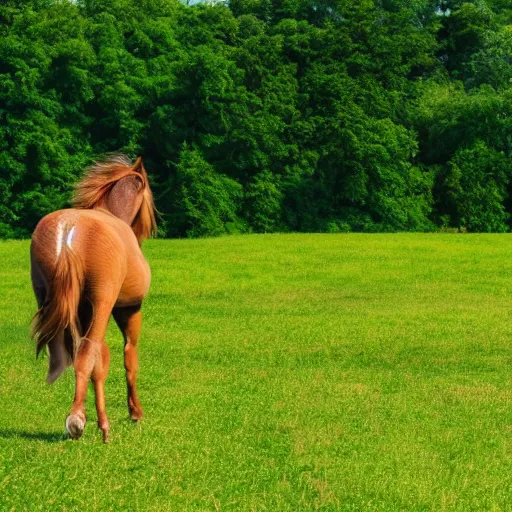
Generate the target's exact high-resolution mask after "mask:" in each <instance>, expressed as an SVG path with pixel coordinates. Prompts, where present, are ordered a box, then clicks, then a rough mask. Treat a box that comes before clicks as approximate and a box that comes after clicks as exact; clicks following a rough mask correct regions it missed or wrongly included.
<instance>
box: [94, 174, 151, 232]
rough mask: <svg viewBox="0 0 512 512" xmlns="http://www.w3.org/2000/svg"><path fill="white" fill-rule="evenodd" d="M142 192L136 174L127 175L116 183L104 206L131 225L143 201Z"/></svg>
mask: <svg viewBox="0 0 512 512" xmlns="http://www.w3.org/2000/svg"><path fill="white" fill-rule="evenodd" d="M140 192H141V182H140V180H139V179H138V178H137V177H136V176H127V177H126V178H123V179H121V180H119V182H118V183H116V184H115V185H114V187H113V188H112V190H111V191H110V193H109V195H108V197H107V199H106V201H105V204H104V205H102V206H103V207H104V208H105V209H107V210H108V211H109V212H110V213H112V215H115V216H116V217H117V218H119V219H121V220H122V221H124V222H126V224H128V225H129V226H131V225H132V224H133V221H134V219H135V216H136V215H137V212H138V211H139V208H140V205H141V202H142V195H141V193H140Z"/></svg>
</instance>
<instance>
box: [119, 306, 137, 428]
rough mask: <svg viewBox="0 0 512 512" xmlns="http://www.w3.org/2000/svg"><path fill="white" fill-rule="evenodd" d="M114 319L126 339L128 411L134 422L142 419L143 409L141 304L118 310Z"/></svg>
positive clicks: (125, 358)
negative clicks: (139, 377) (139, 391)
mask: <svg viewBox="0 0 512 512" xmlns="http://www.w3.org/2000/svg"><path fill="white" fill-rule="evenodd" d="M113 315H114V319H115V321H116V323H117V325H118V327H119V329H120V330H121V332H122V333H123V337H124V367H125V370H126V387H127V390H128V411H129V413H130V417H131V419H132V420H133V421H139V420H140V419H141V418H142V407H141V406H140V402H139V398H138V397H137V385H136V381H137V371H138V368H139V359H138V356H137V343H138V341H139V334H140V329H141V325H142V313H141V310H140V304H139V305H137V306H132V307H126V308H117V309H114V311H113Z"/></svg>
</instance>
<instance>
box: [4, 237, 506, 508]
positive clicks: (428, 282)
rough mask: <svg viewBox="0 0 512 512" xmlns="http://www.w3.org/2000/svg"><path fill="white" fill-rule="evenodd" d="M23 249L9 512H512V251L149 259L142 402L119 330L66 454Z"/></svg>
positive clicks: (12, 385)
mask: <svg viewBox="0 0 512 512" xmlns="http://www.w3.org/2000/svg"><path fill="white" fill-rule="evenodd" d="M28 247H29V243H28V242H5V243H0V258H1V265H0V510H1V511H4V510H11V509H12V510H16V511H17V510H80V511H84V510H101V511H107V510H144V511H145V510H151V511H153V510H154V511H161V510H173V511H174V510H175V511H189V510H221V511H224V510H232V511H251V510H254V511H260V510H262V511H263V510H268V511H291V512H296V511H312V510H343V511H344V510H464V511H467V510H507V509H508V510H510V507H511V506H512V505H511V503H512V501H511V500H512V372H511V370H512V308H511V294H512V238H511V236H510V235H432V234H428V235H422V234H414V235H408V234H407V235H406V234H399V235H355V234H353V235H352V234H350V235H344V234H343V235H269V236H245V237H228V238H221V239H206V240H173V241H167V240H156V241H150V242H148V243H146V244H145V246H144V252H145V254H146V256H147V259H148V261H149V262H150V265H151V267H152V272H153V283H152V288H151V294H150V296H149V297H148V299H147V301H146V303H145V306H144V315H145V317H144V322H145V323H144V327H143V331H142V339H141V345H140V359H141V362H140V378H139V395H140V398H141V402H142V405H143V407H144V412H145V418H144V420H143V421H142V423H141V424H140V425H134V424H132V423H131V422H130V421H129V420H128V413H127V409H126V405H125V400H126V398H125V381H124V369H123V363H122V339H121V336H120V334H119V332H117V330H116V328H115V325H114V324H113V323H112V325H111V326H110V330H109V334H108V340H107V341H108V344H109V345H110V347H111V349H112V363H111V370H110V375H109V379H108V381H107V387H106V392H107V411H108V413H109V417H110V421H111V426H112V432H111V433H112V442H111V444H109V445H103V443H102V442H101V435H100V432H99V431H98V429H97V427H96V424H95V420H96V413H95V410H94V402H93V394H92V391H90V394H89V399H88V414H89V416H88V420H89V421H88V424H87V427H86V430H85V433H84V436H83V438H82V439H81V440H79V441H71V440H68V439H66V437H65V435H64V419H65V417H66V415H67V414H68V412H69V409H70V405H71V402H72V399H73V392H74V386H73V385H74V379H73V373H72V371H71V370H68V371H67V372H66V373H65V374H64V376H63V377H62V378H61V379H60V380H58V381H57V382H56V383H55V384H54V385H52V386H48V385H47V384H46V383H45V381H44V379H45V376H46V370H47V368H46V367H47V364H46V363H47V362H46V359H45V358H42V359H40V360H39V361H36V360H35V358H34V347H33V345H32V343H31V342H30V340H29V337H28V325H29V323H30V318H31V315H32V314H33V312H34V309H35V301H34V299H33V297H32V291H31V288H30V280H29V262H28Z"/></svg>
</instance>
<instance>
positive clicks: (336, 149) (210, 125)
mask: <svg viewBox="0 0 512 512" xmlns="http://www.w3.org/2000/svg"><path fill="white" fill-rule="evenodd" d="M511 23H512V9H511V8H510V5H509V3H508V2H506V1H505V0H474V1H470V2H462V1H457V0H447V1H441V0H415V1H414V2H411V1H407V2H406V1H405V0H380V1H377V0H375V1H374V0H361V1H359V2H353V1H351V0H350V1H349V0H315V1H312V0H258V1H256V0H231V2H229V6H223V5H217V6H208V5H195V6H190V7H187V6H186V5H184V4H183V3H180V2H179V1H178V0H142V1H141V0H77V1H76V3H72V2H70V1H69V0H4V1H3V2H2V4H1V6H0V173H1V175H0V237H11V236H15V237H19V236H27V235H28V234H29V233H30V232H31V230H32V229H33V227H34V225H35V223H36V222H37V220H38V219H39V218H40V217H41V216H42V215H44V214H45V213H47V212H49V211H52V210H55V209H58V208H61V207H63V206H65V205H66V202H67V200H68V199H69V193H70V190H71V187H72V185H73V183H74V182H76V180H77V179H78V177H79V176H80V173H81V172H82V170H83V168H84V167H85V166H86V165H87V164H88V163H89V162H90V161H91V160H92V159H93V158H97V157H98V156H99V155H101V154H102V153H105V152H112V151H123V152H126V153H127V154H128V155H130V156H135V155H139V154H142V155H143V156H144V158H145V162H146V164H147V168H148V171H149V172H150V174H151V176H152V182H153V184H154V190H155V196H156V198H157V205H158V208H159V210H160V212H161V213H162V219H163V222H162V223H161V230H162V234H164V235H168V236H178V237H182V236H204V235H216V234H222V233H233V232H250V231H256V232H272V231H330V232H337V231H351V230H355V231H399V230H405V231H409V230H433V229H437V228H440V227H457V228H460V229H466V230H469V231H509V230H510V225H511V222H510V214H511V212H512V201H511V199H510V197H509V196H510V191H511V183H512V170H511V169H512V167H511V165H510V164H511V163H512V162H511V158H512V138H511V137H510V133H511V131H512V130H511V128H512V126H511V125H512V59H511V57H512V30H511V25H510V24H511Z"/></svg>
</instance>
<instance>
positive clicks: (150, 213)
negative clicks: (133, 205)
mask: <svg viewBox="0 0 512 512" xmlns="http://www.w3.org/2000/svg"><path fill="white" fill-rule="evenodd" d="M127 176H137V177H138V178H139V179H140V180H141V182H142V188H143V196H142V204H141V206H140V209H139V211H138V212H137V215H136V216H135V219H134V221H133V223H132V226H131V227H132V229H133V232H134V233H135V236H136V237H137V239H138V240H139V242H142V241H143V240H145V239H146V238H149V237H150V236H151V235H156V229H157V228H156V218H155V205H154V202H153V194H152V193H151V189H150V188H149V181H148V175H147V174H146V170H145V169H144V166H143V165H142V160H141V159H140V158H139V159H138V160H137V162H136V163H135V165H133V164H132V162H131V161H130V160H129V159H128V158H127V157H126V156H124V155H111V156H108V157H107V158H106V159H105V160H102V161H99V162H95V163H94V165H92V166H91V167H89V168H88V169H87V171H86V172H85V174H84V176H83V178H82V179H81V180H80V181H79V182H78V183H77V185H76V186H75V194H74V196H73V199H72V204H73V206H74V207H75V208H86V209H91V208H102V207H105V205H106V201H107V197H108V194H109V193H110V191H111V190H112V188H113V187H114V185H115V184H116V183H117V182H118V181H119V180H121V179H123V178H126V177H127Z"/></svg>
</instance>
